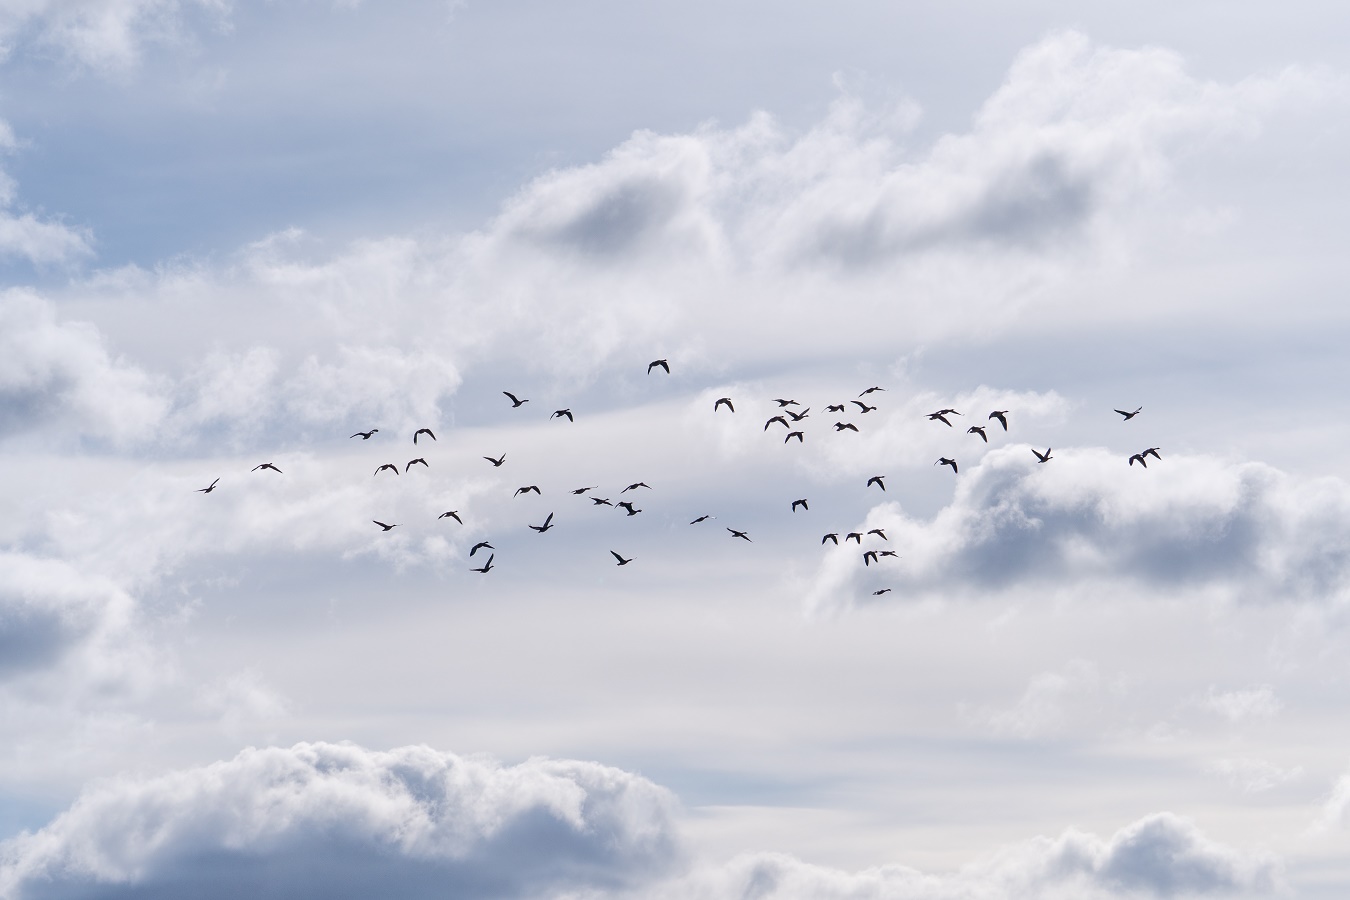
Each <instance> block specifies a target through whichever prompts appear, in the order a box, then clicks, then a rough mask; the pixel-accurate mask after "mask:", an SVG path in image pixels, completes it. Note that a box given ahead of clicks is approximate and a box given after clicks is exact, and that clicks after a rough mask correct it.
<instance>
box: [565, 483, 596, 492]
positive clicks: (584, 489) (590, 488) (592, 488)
mask: <svg viewBox="0 0 1350 900" xmlns="http://www.w3.org/2000/svg"><path fill="white" fill-rule="evenodd" d="M599 486H600V485H598V484H593V485H591V486H590V487H584V488H577V489H576V490H574V491H573V492H572V493H574V494H584V493H586V492H587V491H593V490H595V489H596V488H598V487H599Z"/></svg>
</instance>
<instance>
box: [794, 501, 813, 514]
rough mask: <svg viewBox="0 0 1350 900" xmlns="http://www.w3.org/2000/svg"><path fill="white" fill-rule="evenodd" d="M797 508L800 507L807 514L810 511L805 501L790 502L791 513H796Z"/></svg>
mask: <svg viewBox="0 0 1350 900" xmlns="http://www.w3.org/2000/svg"><path fill="white" fill-rule="evenodd" d="M799 506H800V507H801V508H802V509H804V510H806V511H807V512H810V511H811V507H809V506H807V505H806V501H805V500H793V501H792V511H793V512H796V511H797V507H799Z"/></svg>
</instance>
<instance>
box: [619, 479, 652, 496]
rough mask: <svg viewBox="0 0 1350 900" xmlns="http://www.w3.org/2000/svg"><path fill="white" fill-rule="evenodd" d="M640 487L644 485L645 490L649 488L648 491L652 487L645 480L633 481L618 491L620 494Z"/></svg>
mask: <svg viewBox="0 0 1350 900" xmlns="http://www.w3.org/2000/svg"><path fill="white" fill-rule="evenodd" d="M640 487H645V488H646V489H647V490H649V491H650V490H651V489H652V486H651V485H650V484H648V483H647V482H645V481H635V482H633V483H632V484H630V485H629V486H628V487H626V488H624V489H623V490H621V491H619V493H620V494H626V493H628V492H629V491H635V490H637V489H638V488H640Z"/></svg>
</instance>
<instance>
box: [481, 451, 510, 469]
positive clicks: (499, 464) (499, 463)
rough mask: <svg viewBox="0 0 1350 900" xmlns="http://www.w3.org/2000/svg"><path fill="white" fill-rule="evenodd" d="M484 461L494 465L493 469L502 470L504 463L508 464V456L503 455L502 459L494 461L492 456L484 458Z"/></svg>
mask: <svg viewBox="0 0 1350 900" xmlns="http://www.w3.org/2000/svg"><path fill="white" fill-rule="evenodd" d="M483 459H486V460H487V461H488V462H490V463H492V468H494V469H499V468H501V465H502V463H504V462H506V454H505V453H503V454H502V456H501V459H493V458H492V457H490V456H485V457H483Z"/></svg>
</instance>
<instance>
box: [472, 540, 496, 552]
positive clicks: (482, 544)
mask: <svg viewBox="0 0 1350 900" xmlns="http://www.w3.org/2000/svg"><path fill="white" fill-rule="evenodd" d="M496 549H497V548H496V547H494V546H492V545H491V544H489V543H488V542H487V541H479V542H478V543H476V544H474V545H473V546H472V547H470V548H469V555H470V556H473V555H474V554H475V553H477V552H478V551H479V550H496Z"/></svg>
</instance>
